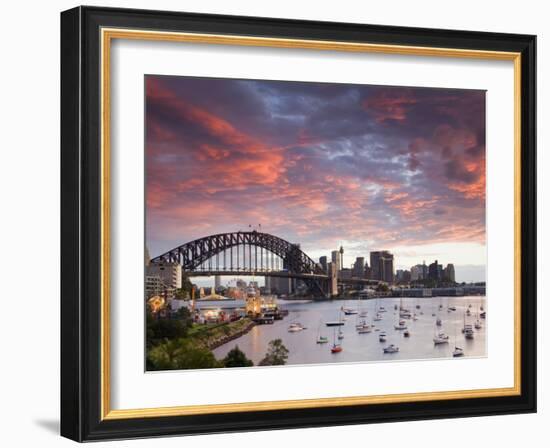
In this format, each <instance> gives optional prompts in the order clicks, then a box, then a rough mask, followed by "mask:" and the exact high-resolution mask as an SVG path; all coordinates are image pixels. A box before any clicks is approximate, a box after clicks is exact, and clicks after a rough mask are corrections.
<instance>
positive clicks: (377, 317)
mask: <svg viewBox="0 0 550 448" xmlns="http://www.w3.org/2000/svg"><path fill="white" fill-rule="evenodd" d="M373 320H374V321H375V322H378V321H381V320H382V315H381V314H380V313H377V314H376V316H375V317H374V319H373Z"/></svg>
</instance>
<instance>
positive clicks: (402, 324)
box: [393, 320, 407, 330]
mask: <svg viewBox="0 0 550 448" xmlns="http://www.w3.org/2000/svg"><path fill="white" fill-rule="evenodd" d="M393 328H395V329H396V330H406V329H407V325H406V324H405V321H404V320H400V321H399V323H398V324H397V325H394V326H393Z"/></svg>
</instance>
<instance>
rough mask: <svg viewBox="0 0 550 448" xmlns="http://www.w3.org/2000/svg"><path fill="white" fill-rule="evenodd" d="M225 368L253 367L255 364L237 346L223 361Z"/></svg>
mask: <svg viewBox="0 0 550 448" xmlns="http://www.w3.org/2000/svg"><path fill="white" fill-rule="evenodd" d="M222 363H223V365H224V366H225V367H251V366H253V365H254V363H253V362H252V361H251V360H250V359H248V358H247V357H246V355H245V354H244V352H243V351H242V350H241V349H239V346H238V345H236V346H235V348H234V349H232V350H230V351H229V353H227V355H226V357H225V358H224V359H223V361H222Z"/></svg>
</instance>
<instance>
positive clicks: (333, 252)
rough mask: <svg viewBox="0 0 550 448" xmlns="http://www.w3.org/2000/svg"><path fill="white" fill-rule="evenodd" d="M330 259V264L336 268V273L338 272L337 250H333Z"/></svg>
mask: <svg viewBox="0 0 550 448" xmlns="http://www.w3.org/2000/svg"><path fill="white" fill-rule="evenodd" d="M330 259H331V261H332V264H333V265H334V266H336V272H338V271H339V270H340V269H341V266H340V253H339V252H338V251H337V250H333V251H332V252H331V253H330Z"/></svg>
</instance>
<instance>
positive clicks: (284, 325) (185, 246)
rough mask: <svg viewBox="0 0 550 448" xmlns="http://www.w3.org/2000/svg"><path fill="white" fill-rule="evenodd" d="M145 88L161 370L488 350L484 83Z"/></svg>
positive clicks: (147, 281) (150, 317) (199, 80)
mask: <svg viewBox="0 0 550 448" xmlns="http://www.w3.org/2000/svg"><path fill="white" fill-rule="evenodd" d="M144 90H145V91H144V97H145V98H144V107H145V110H144V128H145V148H144V153H145V155H144V163H145V180H144V184H145V192H144V193H145V195H144V196H145V197H144V200H145V241H144V254H145V256H144V285H143V291H144V312H145V314H146V318H145V328H144V332H145V341H146V343H145V353H144V363H145V370H146V371H166V370H185V369H212V368H215V369H221V368H230V367H240V368H243V367H280V366H292V365H308V364H309V365H322V364H332V363H371V362H376V363H379V362H397V361H401V362H402V361H408V360H415V361H418V360H432V359H434V358H437V359H446V360H448V361H445V362H460V361H458V360H459V359H464V358H484V357H487V356H489V353H488V350H487V337H486V334H487V313H488V309H487V308H488V303H487V301H486V297H485V294H486V288H487V283H486V270H487V245H486V240H487V234H486V211H487V210H486V93H487V92H486V91H485V90H480V89H478V90H476V89H458V88H456V89H453V88H436V87H424V86H422V87H420V86H391V85H370V84H346V83H331V82H312V81H294V80H293V81H289V80H270V79H233V78H210V77H190V76H168V75H156V74H145V75H144ZM492 306H495V307H498V303H494V305H492Z"/></svg>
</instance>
